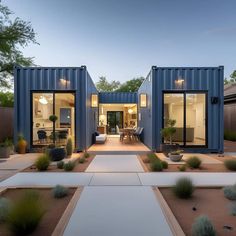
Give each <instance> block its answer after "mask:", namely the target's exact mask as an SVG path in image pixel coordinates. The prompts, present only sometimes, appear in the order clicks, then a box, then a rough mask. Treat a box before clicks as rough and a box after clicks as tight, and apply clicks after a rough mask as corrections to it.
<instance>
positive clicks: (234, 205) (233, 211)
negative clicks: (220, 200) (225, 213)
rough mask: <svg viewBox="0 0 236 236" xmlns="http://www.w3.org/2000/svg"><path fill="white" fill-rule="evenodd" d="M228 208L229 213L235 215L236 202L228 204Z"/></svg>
mask: <svg viewBox="0 0 236 236" xmlns="http://www.w3.org/2000/svg"><path fill="white" fill-rule="evenodd" d="M229 209H230V215H232V216H236V203H235V202H234V203H232V204H230V208H229Z"/></svg>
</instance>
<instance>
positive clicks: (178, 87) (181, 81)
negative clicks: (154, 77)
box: [175, 77, 184, 89]
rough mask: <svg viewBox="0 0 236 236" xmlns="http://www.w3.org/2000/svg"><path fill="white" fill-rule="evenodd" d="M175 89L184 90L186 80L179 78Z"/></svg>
mask: <svg viewBox="0 0 236 236" xmlns="http://www.w3.org/2000/svg"><path fill="white" fill-rule="evenodd" d="M175 88H176V89H183V88H184V79H183V78H181V77H178V78H177V79H176V80H175Z"/></svg>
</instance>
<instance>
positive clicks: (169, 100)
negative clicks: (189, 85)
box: [164, 93, 184, 145]
mask: <svg viewBox="0 0 236 236" xmlns="http://www.w3.org/2000/svg"><path fill="white" fill-rule="evenodd" d="M169 119H171V120H175V121H176V124H175V128H176V133H175V134H174V135H173V138H172V141H173V142H174V143H178V144H180V145H183V144H184V95H183V94H177V93H175V94H174V93H173V94H171V93H166V94H164V128H166V127H167V120H169ZM164 142H167V141H166V140H164Z"/></svg>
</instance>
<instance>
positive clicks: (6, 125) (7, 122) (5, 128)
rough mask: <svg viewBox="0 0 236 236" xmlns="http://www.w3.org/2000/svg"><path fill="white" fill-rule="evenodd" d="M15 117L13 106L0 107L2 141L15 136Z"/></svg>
mask: <svg viewBox="0 0 236 236" xmlns="http://www.w3.org/2000/svg"><path fill="white" fill-rule="evenodd" d="M13 119H14V109H13V107H0V142H2V141H4V140H5V139H6V138H13V127H14V121H13Z"/></svg>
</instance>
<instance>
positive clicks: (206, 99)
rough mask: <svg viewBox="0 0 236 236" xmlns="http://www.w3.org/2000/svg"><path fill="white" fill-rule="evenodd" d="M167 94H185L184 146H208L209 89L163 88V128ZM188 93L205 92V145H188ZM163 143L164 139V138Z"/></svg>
mask: <svg viewBox="0 0 236 236" xmlns="http://www.w3.org/2000/svg"><path fill="white" fill-rule="evenodd" d="M165 94H183V98H184V106H183V118H184V119H183V128H184V133H183V137H184V141H183V145H180V147H183V148H208V91H207V90H163V91H162V128H164V100H165V99H164V96H165ZM187 94H205V145H187V144H186V95H187ZM162 143H163V139H162Z"/></svg>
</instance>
